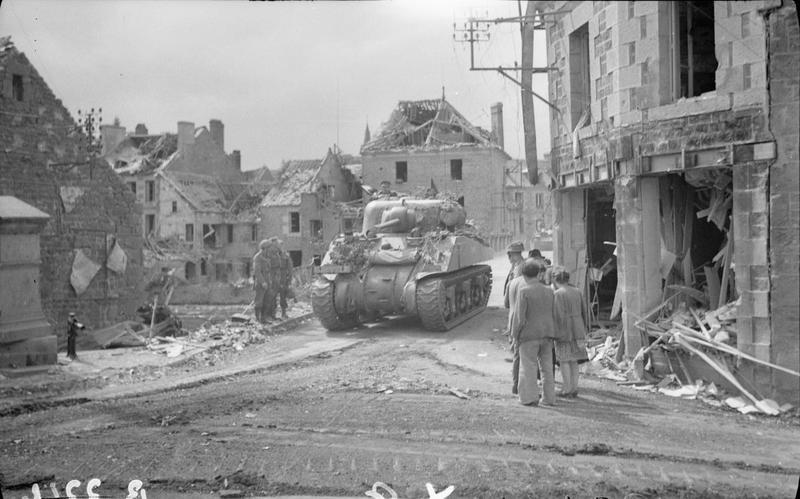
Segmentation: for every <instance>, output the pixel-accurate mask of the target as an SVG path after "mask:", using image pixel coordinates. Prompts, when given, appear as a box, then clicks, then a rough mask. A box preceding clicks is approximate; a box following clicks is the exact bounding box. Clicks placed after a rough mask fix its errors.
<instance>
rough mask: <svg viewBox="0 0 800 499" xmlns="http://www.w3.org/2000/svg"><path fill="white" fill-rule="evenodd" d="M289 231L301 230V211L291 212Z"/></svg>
mask: <svg viewBox="0 0 800 499" xmlns="http://www.w3.org/2000/svg"><path fill="white" fill-rule="evenodd" d="M289 232H300V212H299V211H290V212H289Z"/></svg>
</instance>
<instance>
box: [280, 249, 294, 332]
mask: <svg viewBox="0 0 800 499" xmlns="http://www.w3.org/2000/svg"><path fill="white" fill-rule="evenodd" d="M277 246H278V249H279V250H280V270H279V271H278V275H279V277H278V298H279V302H280V305H281V319H287V318H288V317H289V316H288V315H287V314H286V309H287V308H288V307H289V303H288V298H294V296H293V294H292V259H291V257H289V253H287V252H286V250H284V249H283V241H281V240H280V239H279V240H278V241H277Z"/></svg>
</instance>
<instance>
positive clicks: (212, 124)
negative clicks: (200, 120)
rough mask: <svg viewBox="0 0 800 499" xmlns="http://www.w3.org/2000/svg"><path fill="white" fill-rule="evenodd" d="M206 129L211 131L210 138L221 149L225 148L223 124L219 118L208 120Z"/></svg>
mask: <svg viewBox="0 0 800 499" xmlns="http://www.w3.org/2000/svg"><path fill="white" fill-rule="evenodd" d="M208 131H209V132H211V140H213V141H214V142H216V143H217V145H218V146H219V148H220V149H221V150H223V151H224V150H225V125H223V124H222V122H221V121H220V120H211V121H209V122H208Z"/></svg>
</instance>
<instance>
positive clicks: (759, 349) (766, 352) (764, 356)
mask: <svg viewBox="0 0 800 499" xmlns="http://www.w3.org/2000/svg"><path fill="white" fill-rule="evenodd" d="M771 351H772V348H771V345H770V344H769V343H753V353H752V355H753V357H755V358H757V359H760V360H763V361H766V362H769V361H770V353H771ZM768 383H769V381H767V382H762V384H765V385H766V384H768Z"/></svg>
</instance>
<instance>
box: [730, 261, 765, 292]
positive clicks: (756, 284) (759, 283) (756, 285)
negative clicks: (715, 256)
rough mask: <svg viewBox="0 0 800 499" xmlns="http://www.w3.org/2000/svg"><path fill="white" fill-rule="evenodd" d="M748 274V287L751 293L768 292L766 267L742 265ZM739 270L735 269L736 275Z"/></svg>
mask: <svg viewBox="0 0 800 499" xmlns="http://www.w3.org/2000/svg"><path fill="white" fill-rule="evenodd" d="M741 267H746V268H747V270H748V273H749V276H748V277H749V280H750V286H749V288H750V289H751V290H753V291H769V267H768V266H767V265H742V266H741ZM740 272H741V269H739V268H737V269H736V274H737V275H738V274H739V273H740Z"/></svg>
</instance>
